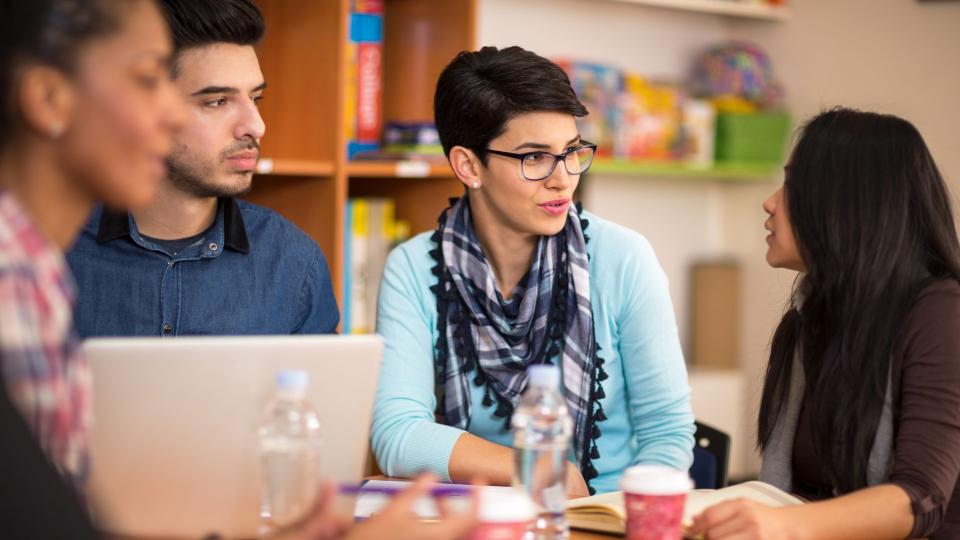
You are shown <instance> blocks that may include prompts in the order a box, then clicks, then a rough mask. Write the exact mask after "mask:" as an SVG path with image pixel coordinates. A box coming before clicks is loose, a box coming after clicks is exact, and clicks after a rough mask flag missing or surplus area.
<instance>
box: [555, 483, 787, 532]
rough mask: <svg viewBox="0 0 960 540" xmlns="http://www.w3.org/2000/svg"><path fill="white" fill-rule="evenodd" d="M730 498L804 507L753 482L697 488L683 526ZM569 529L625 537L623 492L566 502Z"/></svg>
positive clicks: (693, 492) (687, 506)
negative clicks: (623, 535)
mask: <svg viewBox="0 0 960 540" xmlns="http://www.w3.org/2000/svg"><path fill="white" fill-rule="evenodd" d="M732 499H749V500H752V501H755V502H758V503H761V504H765V505H768V506H774V507H780V506H790V505H793V504H803V501H801V500H800V499H798V498H796V497H794V496H793V495H790V494H789V493H786V492H784V491H782V490H780V489H778V488H776V487H774V486H771V485H770V484H766V483H764V482H759V481H753V482H746V483H743V484H737V485H735V486H730V487H726V488H723V489H696V490H693V491H691V492H690V494H689V495H687V503H686V506H685V507H684V511H683V523H684V526H687V525H689V524H690V523H691V522H692V521H693V517H694V516H696V515H698V514H699V513H700V512H703V511H704V510H706V509H707V508H709V507H711V506H713V505H715V504H717V503H721V502H723V501H729V500H732ZM567 519H568V520H569V521H570V526H571V527H573V528H576V529H583V530H588V531H600V532H608V533H615V534H624V533H625V532H626V526H627V514H626V511H625V510H624V498H623V492H622V491H612V492H610V493H603V494H601V495H594V496H592V497H583V498H581V499H572V500H570V501H568V502H567Z"/></svg>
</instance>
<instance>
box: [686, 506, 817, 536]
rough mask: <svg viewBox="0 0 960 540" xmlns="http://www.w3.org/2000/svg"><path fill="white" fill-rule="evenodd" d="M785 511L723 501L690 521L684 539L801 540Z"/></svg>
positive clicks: (799, 526)
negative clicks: (691, 522) (686, 537)
mask: <svg viewBox="0 0 960 540" xmlns="http://www.w3.org/2000/svg"><path fill="white" fill-rule="evenodd" d="M786 510H789V509H787V508H771V507H769V506H765V505H762V504H760V503H756V502H753V501H749V500H746V499H736V500H733V501H727V502H723V503H720V504H717V505H715V506H711V507H710V508H707V509H706V510H704V511H703V512H702V513H701V514H700V515H698V516H696V517H694V518H693V525H691V526H690V528H689V529H687V531H686V532H685V535H686V536H692V537H696V538H704V539H706V540H722V539H731V540H733V539H736V540H794V539H800V538H803V524H802V523H795V520H794V519H793V517H792V515H791V513H790V512H788V511H786Z"/></svg>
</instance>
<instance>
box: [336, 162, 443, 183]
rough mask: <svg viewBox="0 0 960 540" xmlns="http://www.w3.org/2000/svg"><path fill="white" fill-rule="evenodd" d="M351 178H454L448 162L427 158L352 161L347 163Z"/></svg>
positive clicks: (348, 174)
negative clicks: (438, 161) (437, 161)
mask: <svg viewBox="0 0 960 540" xmlns="http://www.w3.org/2000/svg"><path fill="white" fill-rule="evenodd" d="M347 176H349V177H350V178H454V175H453V171H452V170H451V169H450V165H448V164H447V163H436V162H433V161H425V160H416V159H411V160H402V161H352V162H350V163H348V164H347Z"/></svg>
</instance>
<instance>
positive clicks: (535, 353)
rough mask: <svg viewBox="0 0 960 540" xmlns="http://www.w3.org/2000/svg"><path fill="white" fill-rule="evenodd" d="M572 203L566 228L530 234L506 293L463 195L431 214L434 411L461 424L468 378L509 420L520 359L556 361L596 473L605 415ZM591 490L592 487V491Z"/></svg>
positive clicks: (587, 469) (579, 443)
mask: <svg viewBox="0 0 960 540" xmlns="http://www.w3.org/2000/svg"><path fill="white" fill-rule="evenodd" d="M587 224H588V223H587V222H586V220H581V219H580V215H579V209H575V208H571V209H570V212H569V214H568V217H567V222H566V225H565V226H564V228H563V229H562V230H561V231H560V232H559V233H557V234H556V235H553V236H542V237H540V239H539V241H538V242H537V246H536V249H535V251H534V255H533V260H532V261H531V265H530V270H529V271H528V273H527V274H526V275H525V276H524V277H523V278H522V279H521V281H520V283H519V284H518V285H517V290H516V291H515V292H514V295H513V298H512V299H510V300H509V301H505V300H504V299H503V297H502V296H501V294H500V292H499V291H498V290H497V284H496V280H495V278H494V274H493V270H492V268H491V267H490V264H489V262H488V261H487V260H486V258H485V257H484V255H483V251H482V249H481V247H480V242H479V241H478V239H477V237H476V233H475V232H474V229H473V223H472V220H471V215H470V205H469V201H468V199H467V197H463V198H461V199H459V200H452V201H451V207H450V208H448V209H447V210H446V211H445V212H444V213H443V214H442V215H441V216H440V219H439V226H438V228H437V230H436V232H435V233H434V236H433V240H434V243H435V244H436V245H437V248H436V249H434V250H433V251H432V252H431V255H432V256H433V257H434V260H435V261H436V263H437V264H436V266H435V268H434V273H435V274H436V275H437V276H438V283H437V285H436V286H435V287H434V289H433V291H434V293H435V294H436V295H437V307H438V312H439V313H438V323H437V326H438V339H437V343H436V348H435V371H436V376H437V381H436V388H437V390H438V393H439V398H440V399H439V400H438V409H439V410H438V416H439V417H440V419H441V421H442V422H444V423H445V424H448V425H451V426H454V427H457V428H460V429H464V430H465V429H467V428H468V426H469V421H470V416H471V410H472V404H471V402H470V389H469V386H468V385H469V384H470V382H469V381H470V380H471V379H472V382H473V384H474V385H476V386H478V387H482V388H483V395H484V397H483V405H484V406H486V407H490V406H492V405H494V404H496V405H497V409H496V411H495V413H494V415H495V416H496V417H498V418H502V419H503V420H504V429H509V427H510V417H511V416H512V414H513V409H514V408H515V407H516V406H517V404H518V403H519V401H520V394H521V393H522V392H523V390H524V389H525V388H526V385H527V373H526V370H527V367H528V366H530V365H532V364H542V363H548V364H554V363H555V362H556V361H558V360H559V361H560V362H561V371H562V386H563V390H562V391H563V395H564V397H565V401H566V404H567V408H568V409H569V411H570V415H571V416H572V418H573V424H574V433H573V440H574V451H575V454H576V457H577V460H578V462H579V463H580V467H581V472H582V473H583V475H584V479H585V480H587V482H588V484H589V481H590V480H591V479H592V478H594V477H596V476H597V472H596V470H595V469H594V468H593V465H592V463H591V461H592V460H593V459H597V458H598V457H599V452H598V451H597V448H596V439H597V438H599V436H600V430H599V428H598V427H597V426H596V422H599V421H602V420H605V419H606V417H605V416H604V415H603V410H602V408H601V407H600V404H599V399H601V398H602V397H603V389H602V388H601V386H600V381H602V380H604V379H606V378H607V375H606V373H604V372H603V368H602V364H603V360H602V359H600V358H599V357H598V356H597V352H598V350H599V347H598V346H597V345H596V339H595V336H594V327H593V311H592V309H591V307H590V274H589V266H588V258H587V249H586V243H587V240H588V237H587V236H585V235H584V232H583V230H584V228H585V227H586V225H587ZM592 492H593V490H592V488H591V493H592Z"/></svg>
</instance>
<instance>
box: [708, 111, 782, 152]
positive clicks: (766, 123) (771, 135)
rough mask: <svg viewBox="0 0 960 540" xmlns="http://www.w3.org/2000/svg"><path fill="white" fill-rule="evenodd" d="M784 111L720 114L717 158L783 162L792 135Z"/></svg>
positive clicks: (718, 117) (718, 116) (718, 118)
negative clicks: (788, 140) (788, 139)
mask: <svg viewBox="0 0 960 540" xmlns="http://www.w3.org/2000/svg"><path fill="white" fill-rule="evenodd" d="M790 126H791V123H790V115H789V114H787V113H784V112H776V113H762V114H731V113H721V114H718V115H717V140H716V147H715V148H716V154H715V155H716V159H717V161H718V162H723V163H757V162H760V163H780V162H781V161H782V160H783V157H784V153H785V151H786V146H787V137H788V136H789V134H790Z"/></svg>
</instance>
